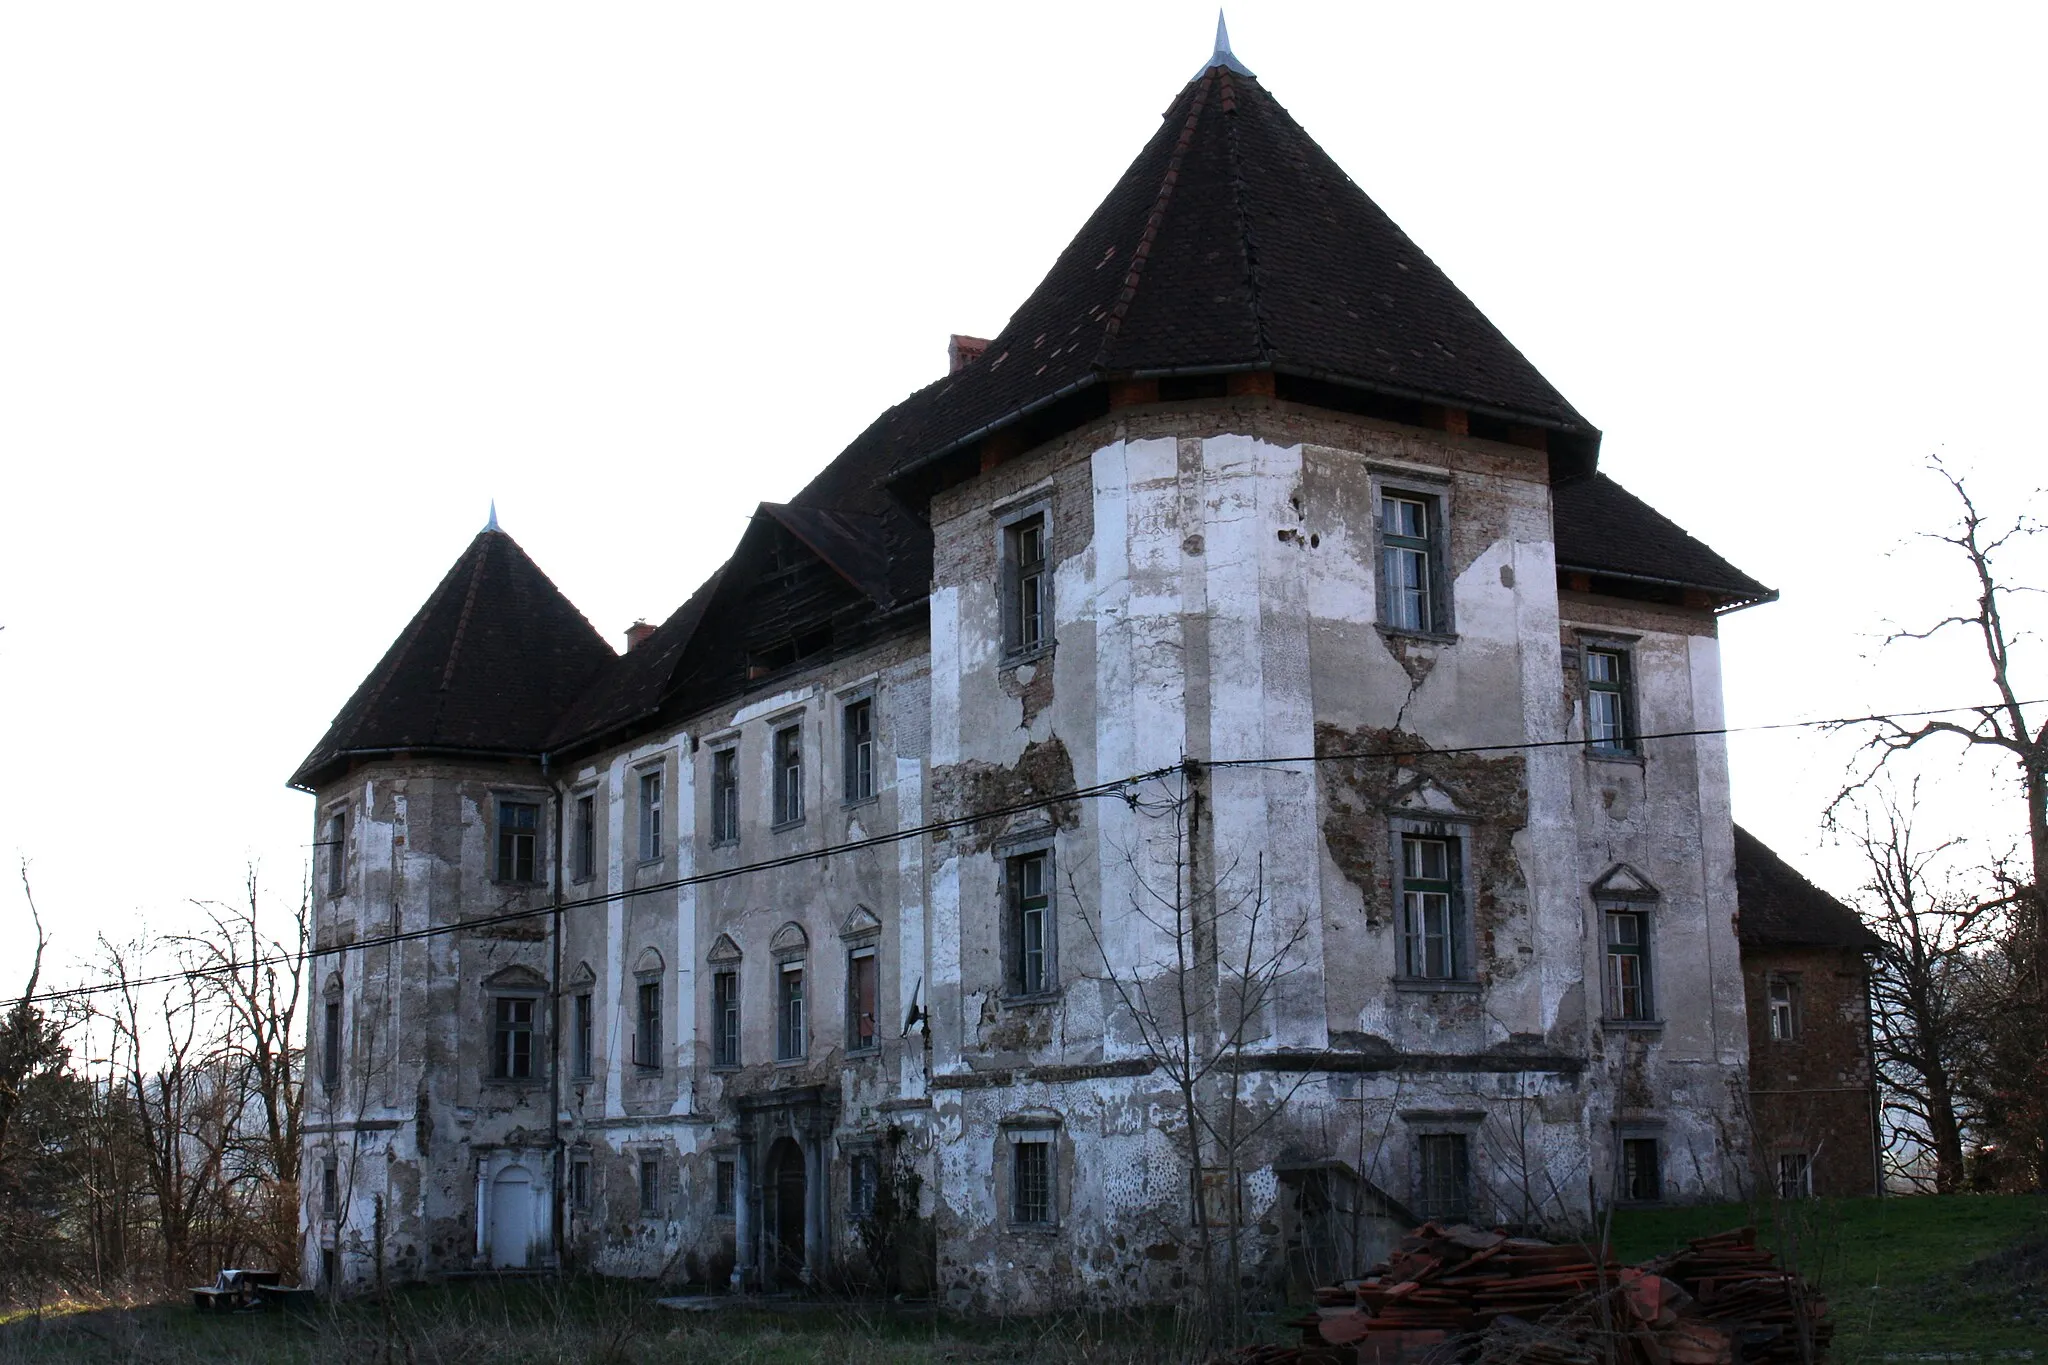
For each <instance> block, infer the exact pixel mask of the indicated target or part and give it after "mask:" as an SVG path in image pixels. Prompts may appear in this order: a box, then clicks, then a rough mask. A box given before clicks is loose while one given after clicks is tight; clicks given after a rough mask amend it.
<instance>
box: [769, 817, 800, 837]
mask: <svg viewBox="0 0 2048 1365" xmlns="http://www.w3.org/2000/svg"><path fill="white" fill-rule="evenodd" d="M803 827H804V818H803V816H801V815H799V816H797V817H796V819H794V820H777V821H776V822H775V823H774V824H772V825H770V826H768V832H769V833H770V834H786V833H788V832H789V831H790V830H793V829H802V828H803Z"/></svg>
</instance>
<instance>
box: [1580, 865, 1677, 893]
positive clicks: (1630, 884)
mask: <svg viewBox="0 0 2048 1365" xmlns="http://www.w3.org/2000/svg"><path fill="white" fill-rule="evenodd" d="M1659 898H1660V897H1659V894H1658V891H1657V888H1656V886H1655V885H1653V884H1652V883H1651V881H1650V879H1649V878H1648V877H1645V876H1644V875H1643V874H1642V873H1640V872H1638V871H1637V870H1636V869H1635V868H1633V867H1630V866H1629V865H1628V864H1627V863H1616V864H1615V865H1614V866H1613V867H1610V868H1608V869H1607V870H1606V871H1605V872H1603V873H1601V874H1600V875H1599V877H1597V878H1596V879H1595V880H1594V882H1593V899H1594V900H1600V901H1653V900H1657V899H1659Z"/></svg>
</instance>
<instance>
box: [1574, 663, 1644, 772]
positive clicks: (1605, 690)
mask: <svg viewBox="0 0 2048 1365" xmlns="http://www.w3.org/2000/svg"><path fill="white" fill-rule="evenodd" d="M1585 658H1586V744H1587V747H1588V748H1590V749H1591V750H1592V751H1593V752H1594V753H1596V754H1615V755H1620V754H1633V753H1634V752H1635V751H1636V741H1635V696H1634V692H1633V688H1632V685H1631V684H1632V679H1631V677H1630V668H1629V656H1628V651H1627V650H1625V649H1621V648H1619V647H1617V646H1614V645H1604V644H1603V645H1588V646H1587V647H1586V652H1585Z"/></svg>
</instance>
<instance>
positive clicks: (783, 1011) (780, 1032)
mask: <svg viewBox="0 0 2048 1365" xmlns="http://www.w3.org/2000/svg"><path fill="white" fill-rule="evenodd" d="M775 968H776V970H775V1060H776V1061H778V1062H794V1061H801V1060H802V1059H803V1057H804V1054H805V1051H806V1040H805V1037H804V1024H805V1015H804V961H803V959H802V958H795V959H791V960H788V961H783V962H778V963H776V964H775Z"/></svg>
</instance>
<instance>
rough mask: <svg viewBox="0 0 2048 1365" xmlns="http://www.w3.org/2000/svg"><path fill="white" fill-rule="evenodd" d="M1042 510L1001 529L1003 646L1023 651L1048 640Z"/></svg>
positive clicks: (1049, 593) (1049, 583)
mask: <svg viewBox="0 0 2048 1365" xmlns="http://www.w3.org/2000/svg"><path fill="white" fill-rule="evenodd" d="M1045 539H1046V537H1045V513H1043V512H1037V513H1033V514H1032V515H1031V516H1028V517H1024V518H1023V519H1021V520H1019V521H1014V522H1011V523H1010V524H1009V525H1008V526H1006V527H1004V528H1003V647H1004V649H1006V650H1007V651H1008V652H1010V653H1012V654H1027V653H1030V652H1031V651H1032V650H1036V649H1042V648H1044V647H1045V646H1046V645H1047V644H1049V643H1051V641H1052V580H1051V579H1050V578H1049V577H1048V576H1047V574H1046V571H1045V568H1046V565H1045V552H1046V543H1045Z"/></svg>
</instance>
